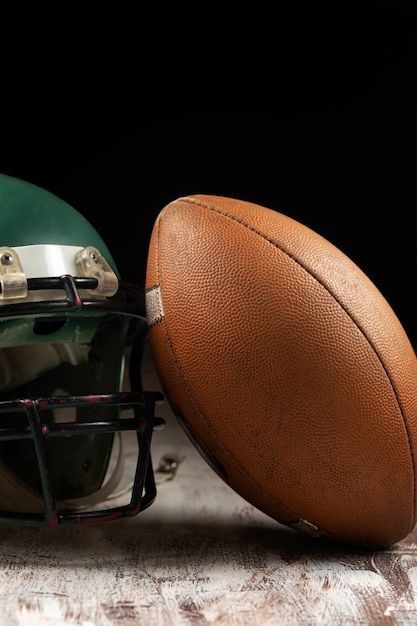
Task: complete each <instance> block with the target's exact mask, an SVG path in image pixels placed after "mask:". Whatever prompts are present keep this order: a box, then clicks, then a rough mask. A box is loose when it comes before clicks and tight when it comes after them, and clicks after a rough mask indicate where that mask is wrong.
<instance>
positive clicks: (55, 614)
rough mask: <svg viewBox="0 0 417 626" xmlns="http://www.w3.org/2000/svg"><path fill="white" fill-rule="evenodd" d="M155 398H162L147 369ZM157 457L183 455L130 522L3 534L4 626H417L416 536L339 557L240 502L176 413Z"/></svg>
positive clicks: (158, 436)
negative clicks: (384, 547) (152, 500)
mask: <svg viewBox="0 0 417 626" xmlns="http://www.w3.org/2000/svg"><path fill="white" fill-rule="evenodd" d="M145 382H146V388H147V389H151V388H152V389H155V388H156V384H157V383H155V377H154V374H153V372H152V369H151V368H150V367H148V368H147V371H146V374H145ZM159 414H161V415H163V416H165V418H166V420H167V425H166V428H165V430H163V431H159V432H156V433H155V434H154V441H153V458H154V462H155V464H156V465H157V464H158V461H159V459H160V458H161V457H162V455H164V454H165V453H176V454H181V455H184V457H185V458H184V460H183V462H182V463H181V465H180V466H179V469H178V472H177V474H176V476H175V477H174V478H173V479H172V480H170V481H167V482H164V483H162V484H160V485H159V486H158V496H157V499H156V501H155V503H154V504H153V505H152V506H151V507H150V508H149V509H148V510H146V511H144V512H143V513H141V514H140V515H139V516H137V517H136V518H133V519H126V520H122V521H117V522H109V523H106V524H102V525H92V526H82V527H81V526H73V527H59V528H55V529H46V528H38V529H31V528H18V527H9V526H0V591H1V594H0V626H3V625H4V626H29V625H30V626H49V625H54V626H60V625H62V626H67V625H74V626H75V625H76V626H108V625H113V624H114V625H117V626H133V625H135V626H137V625H139V624H144V625H146V626H147V625H153V624H158V625H159V624H161V625H169V626H191V625H192V626H196V625H198V626H203V625H207V624H216V625H225V626H226V625H227V626H241V625H242V624H245V625H246V624H248V625H250V626H261V625H262V626H266V625H268V626H269V625H270V626H272V625H273V626H276V625H277V624H283V625H284V624H285V626H292V625H294V626H298V625H300V624H301V625H317V624H326V625H327V624H328V625H332V626H346V625H352V626H353V625H355V626H357V625H362V624H378V625H379V624H381V625H391V624H392V625H393V624H398V625H405V624H407V625H408V624H416V623H417V604H416V602H417V536H416V535H415V534H414V533H413V534H411V535H410V536H409V537H407V538H406V539H405V540H403V541H402V542H400V543H398V544H396V545H395V546H392V547H391V548H390V549H388V550H383V551H378V552H370V551H364V550H354V549H352V550H349V549H345V548H341V547H338V546H337V547H336V546H331V545H328V544H326V543H323V542H318V541H317V540H314V539H311V538H307V537H305V536H303V535H300V534H298V533H296V532H295V531H292V530H290V529H287V528H286V527H284V526H281V525H280V524H277V523H276V522H275V521H273V520H271V519H269V518H268V517H267V516H265V515H263V514H262V513H260V512H258V511H256V510H255V509H253V507H251V506H250V505H249V504H247V503H246V502H245V501H244V500H242V499H241V498H240V497H239V496H238V495H237V494H235V493H233V492H232V491H231V490H230V489H229V488H228V487H227V486H226V485H225V484H224V483H223V482H222V481H221V480H220V479H219V478H218V477H217V476H216V475H215V474H214V473H213V471H212V470H211V469H210V468H209V467H208V465H207V464H206V463H205V462H204V461H203V459H202V458H201V457H200V455H199V454H198V453H197V452H196V450H195V449H194V448H193V446H192V445H191V444H190V443H189V441H188V439H187V438H186V437H185V435H184V434H183V432H182V430H181V429H180V427H179V426H178V424H177V422H176V421H175V419H174V418H173V416H172V414H171V412H170V410H169V408H168V407H167V406H166V405H165V406H163V407H161V411H159Z"/></svg>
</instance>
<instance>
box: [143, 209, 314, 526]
mask: <svg viewBox="0 0 417 626" xmlns="http://www.w3.org/2000/svg"><path fill="white" fill-rule="evenodd" d="M207 208H209V207H207ZM158 222H159V223H158V232H157V242H158V245H157V246H156V249H157V254H158V257H157V262H156V267H157V268H158V276H157V282H156V283H155V284H154V285H152V286H151V287H149V288H148V290H152V289H155V288H158V287H159V288H160V289H161V283H162V281H161V276H160V267H159V262H158V258H159V246H160V234H159V233H160V229H161V223H160V220H158ZM160 297H161V299H162V297H163V296H162V292H161V293H160ZM162 306H163V302H162ZM162 322H163V323H162ZM161 323H162V327H163V329H164V333H165V337H166V342H167V345H168V346H169V350H170V352H171V355H172V358H173V362H174V367H175V369H176V370H177V372H178V374H179V376H180V378H181V380H182V382H183V385H184V388H185V389H186V392H187V395H188V397H189V398H190V399H191V402H192V404H193V406H194V409H195V410H196V412H197V413H198V415H200V416H201V418H202V420H203V421H204V423H205V425H206V427H207V428H208V430H209V431H210V433H211V434H212V436H213V438H214V439H215V440H216V442H217V446H218V447H220V448H221V449H222V450H223V451H224V452H225V454H226V455H227V456H228V457H229V458H230V460H231V461H232V462H233V464H234V465H235V467H236V468H237V469H239V470H240V471H241V472H242V474H243V475H244V476H245V477H246V479H247V480H248V482H250V483H251V484H252V485H253V486H254V487H255V488H256V489H258V491H260V492H261V493H263V494H264V496H267V497H268V498H269V499H270V500H271V501H273V502H275V503H276V504H277V505H279V506H280V508H281V509H282V510H283V511H286V512H287V513H289V514H290V515H292V516H294V520H293V521H294V522H296V521H299V520H300V519H302V516H301V515H297V514H296V513H294V511H292V510H291V509H289V508H288V507H287V506H286V505H285V504H283V503H282V502H281V500H279V499H278V498H275V497H271V495H270V494H268V493H267V492H266V491H265V490H264V489H262V488H261V487H260V485H259V484H258V482H257V481H254V480H253V478H252V477H251V476H250V475H249V474H248V473H247V472H246V470H245V469H244V467H243V466H242V465H241V463H240V462H239V461H238V459H236V457H235V455H234V454H232V453H231V451H230V450H229V448H228V447H227V446H225V445H224V444H223V443H222V442H221V441H219V439H218V437H216V434H215V432H214V431H213V429H212V427H211V425H210V423H209V421H208V419H207V416H206V414H205V412H204V411H203V410H202V409H201V408H200V406H199V405H198V403H197V401H196V399H195V397H194V393H193V391H192V389H191V388H190V385H189V383H188V381H187V379H186V377H185V375H184V373H183V369H182V367H181V364H180V362H179V360H178V358H177V354H176V351H175V348H174V343H173V341H172V340H171V335H170V332H169V328H168V320H167V318H166V316H165V315H164V316H163V317H161V318H160V319H159V320H158V322H157V323H156V324H153V326H155V325H157V324H161ZM216 473H217V472H216ZM225 482H227V481H225Z"/></svg>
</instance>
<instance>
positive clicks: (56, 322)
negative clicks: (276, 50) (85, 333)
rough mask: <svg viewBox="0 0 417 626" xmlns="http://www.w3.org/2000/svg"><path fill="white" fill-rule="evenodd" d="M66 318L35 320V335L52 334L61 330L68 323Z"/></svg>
mask: <svg viewBox="0 0 417 626" xmlns="http://www.w3.org/2000/svg"><path fill="white" fill-rule="evenodd" d="M66 321H67V320H66V319H59V318H55V317H54V318H52V317H50V318H49V317H47V318H39V319H36V320H35V323H34V325H33V333H34V334H35V335H51V334H53V333H56V332H57V331H58V330H61V328H63V327H64V326H65V324H66Z"/></svg>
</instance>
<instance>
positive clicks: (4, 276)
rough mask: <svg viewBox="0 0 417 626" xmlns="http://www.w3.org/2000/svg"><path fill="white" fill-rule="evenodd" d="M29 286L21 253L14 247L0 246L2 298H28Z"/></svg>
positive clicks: (0, 296)
mask: <svg viewBox="0 0 417 626" xmlns="http://www.w3.org/2000/svg"><path fill="white" fill-rule="evenodd" d="M27 293H28V286H27V280H26V275H25V273H24V271H23V267H22V264H21V262H20V259H19V255H18V254H17V252H16V250H13V248H7V247H5V246H2V247H0V300H11V299H13V298H26V296H27Z"/></svg>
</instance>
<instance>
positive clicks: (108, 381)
mask: <svg viewBox="0 0 417 626" xmlns="http://www.w3.org/2000/svg"><path fill="white" fill-rule="evenodd" d="M146 335H147V327H146V318H145V309H144V299H143V290H142V289H141V288H139V287H138V286H135V285H131V284H126V283H124V282H123V281H121V280H120V276H119V273H118V270H117V268H116V265H115V262H114V259H113V258H112V256H111V254H110V251H109V250H108V248H107V246H106V244H105V243H104V241H103V240H102V239H101V237H100V236H99V234H98V233H97V232H96V230H95V229H94V228H93V226H92V225H91V224H90V223H89V222H88V221H87V220H86V219H85V218H84V217H83V216H82V215H81V214H80V213H79V212H77V211H76V210H75V209H74V208H73V207H71V206H70V205H68V204H67V203H66V202H64V201H63V200H61V199H60V198H58V197H57V196H55V195H54V194H52V193H49V192H48V191H46V190H44V189H41V188H40V187H38V186H36V185H33V184H30V183H27V182H24V181H22V180H19V179H17V178H13V177H10V176H5V175H2V174H0V521H1V522H3V523H8V524H26V525H50V526H54V525H57V524H74V523H78V522H81V523H82V522H88V523H91V522H94V521H104V520H110V519H117V518H120V517H127V516H131V515H136V514H137V513H139V512H140V511H141V510H143V509H144V508H146V507H148V506H149V505H150V504H151V503H152V502H153V501H154V499H155V496H156V487H155V480H154V474H153V469H152V461H151V456H150V444H151V438H152V433H153V430H156V429H159V428H162V427H163V425H164V422H163V420H162V419H161V418H157V417H155V415H154V411H155V405H156V404H157V403H158V402H160V401H161V400H162V395H161V394H160V393H159V392H144V391H143V389H142V382H141V363H142V354H143V348H144V344H145V341H146ZM125 363H128V364H129V384H127V385H125V387H128V391H125V390H124V386H123V382H124V381H125V380H126V379H125V377H124V368H125ZM126 433H130V436H132V434H133V438H134V441H135V442H137V453H138V454H137V462H136V461H135V463H134V466H133V468H132V469H133V476H132V478H131V479H129V480H128V479H127V478H126V476H125V471H124V452H123V438H124V437H125V436H126ZM135 433H136V436H135ZM122 491H126V493H128V494H129V495H128V496H127V497H128V499H127V501H126V502H125V501H123V502H122V500H123V499H122V498H121V495H120V494H121V492H122ZM118 495H120V497H116V496H118ZM121 502H122V503H121ZM113 503H114V504H113Z"/></svg>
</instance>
